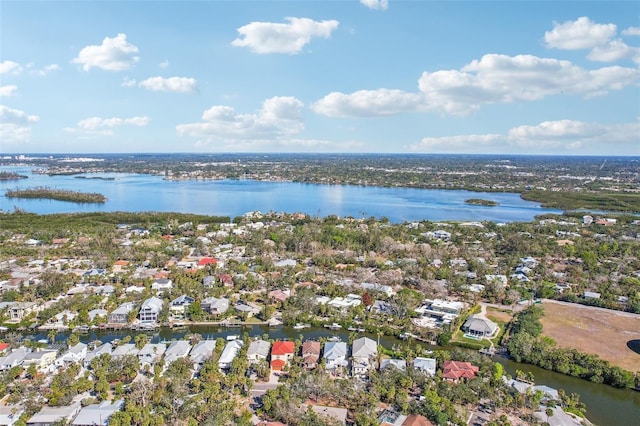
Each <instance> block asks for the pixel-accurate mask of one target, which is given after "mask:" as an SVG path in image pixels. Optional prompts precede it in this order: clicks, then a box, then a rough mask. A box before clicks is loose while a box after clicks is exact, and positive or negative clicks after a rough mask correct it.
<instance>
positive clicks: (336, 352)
mask: <svg viewBox="0 0 640 426" xmlns="http://www.w3.org/2000/svg"><path fill="white" fill-rule="evenodd" d="M347 351H348V347H347V344H346V343H345V342H327V343H325V345H324V359H325V368H326V369H327V370H336V369H339V368H346V367H347V365H348V362H347Z"/></svg>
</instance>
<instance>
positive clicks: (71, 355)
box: [56, 343, 87, 366]
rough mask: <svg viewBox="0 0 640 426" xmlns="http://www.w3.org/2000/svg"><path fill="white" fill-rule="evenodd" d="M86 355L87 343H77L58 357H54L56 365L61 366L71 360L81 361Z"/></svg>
mask: <svg viewBox="0 0 640 426" xmlns="http://www.w3.org/2000/svg"><path fill="white" fill-rule="evenodd" d="M86 356H87V345H86V344H85V343H77V344H75V345H74V346H72V347H71V348H69V350H68V351H67V352H65V353H64V355H62V356H61V357H60V358H58V359H56V365H58V366H61V365H64V364H70V363H72V362H82V360H84V358H85V357H86Z"/></svg>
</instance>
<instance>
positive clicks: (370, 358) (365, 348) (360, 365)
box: [351, 337, 378, 376]
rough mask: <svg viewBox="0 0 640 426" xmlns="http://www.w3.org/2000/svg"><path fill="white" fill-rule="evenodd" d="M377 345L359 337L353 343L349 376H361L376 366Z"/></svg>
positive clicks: (368, 339)
mask: <svg viewBox="0 0 640 426" xmlns="http://www.w3.org/2000/svg"><path fill="white" fill-rule="evenodd" d="M377 355H378V344H377V343H376V341H375V340H373V339H370V338H368V337H361V338H359V339H356V340H354V341H353V349H352V351H351V374H353V375H354V376H363V375H366V374H367V373H368V372H369V369H370V368H372V367H375V366H376V356H377Z"/></svg>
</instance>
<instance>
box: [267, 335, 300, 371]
mask: <svg viewBox="0 0 640 426" xmlns="http://www.w3.org/2000/svg"><path fill="white" fill-rule="evenodd" d="M294 349H295V345H294V343H293V342H292V341H283V340H278V341H275V342H274V343H273V346H272V347H271V368H272V369H273V370H282V368H283V367H284V366H285V365H287V363H288V362H289V360H291V358H293V351H294Z"/></svg>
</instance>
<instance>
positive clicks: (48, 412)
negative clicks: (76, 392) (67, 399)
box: [27, 401, 80, 425]
mask: <svg viewBox="0 0 640 426" xmlns="http://www.w3.org/2000/svg"><path fill="white" fill-rule="evenodd" d="M78 410H80V401H76V402H74V403H73V404H71V405H67V406H65V407H42V409H41V410H40V411H38V412H37V413H36V414H34V415H33V416H32V417H31V418H30V419H29V420H28V421H27V424H28V425H31V424H42V423H44V424H51V423H53V422H56V421H58V420H61V419H68V420H71V419H72V418H73V416H75V415H76V413H77V412H78Z"/></svg>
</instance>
